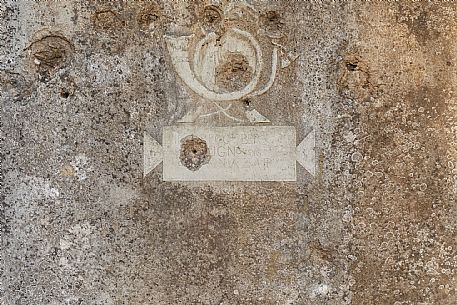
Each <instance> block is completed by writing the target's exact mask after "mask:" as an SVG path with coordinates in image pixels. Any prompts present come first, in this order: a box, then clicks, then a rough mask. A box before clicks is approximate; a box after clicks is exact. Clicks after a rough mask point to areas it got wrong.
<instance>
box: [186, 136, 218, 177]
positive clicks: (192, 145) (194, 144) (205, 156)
mask: <svg viewBox="0 0 457 305" xmlns="http://www.w3.org/2000/svg"><path fill="white" fill-rule="evenodd" d="M179 158H180V160H181V164H182V165H184V166H185V167H187V168H188V169H189V170H191V171H197V170H199V169H200V168H201V167H202V166H203V165H205V164H207V163H208V162H209V160H210V159H211V155H210V151H209V148H208V145H207V143H206V141H205V140H203V139H201V138H199V137H197V136H194V135H189V136H187V137H185V138H183V139H182V140H181V152H180V156H179Z"/></svg>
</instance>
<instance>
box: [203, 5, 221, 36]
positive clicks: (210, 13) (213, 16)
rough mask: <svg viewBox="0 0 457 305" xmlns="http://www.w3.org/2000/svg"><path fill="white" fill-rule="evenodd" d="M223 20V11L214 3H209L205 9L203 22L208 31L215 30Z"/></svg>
mask: <svg viewBox="0 0 457 305" xmlns="http://www.w3.org/2000/svg"><path fill="white" fill-rule="evenodd" d="M221 22H222V13H221V11H220V10H219V8H217V7H216V6H214V5H208V6H206V7H205V8H204V9H203V14H202V17H201V23H202V24H203V27H204V28H205V30H207V31H208V32H215V31H216V30H217V29H218V27H219V26H220V24H221Z"/></svg>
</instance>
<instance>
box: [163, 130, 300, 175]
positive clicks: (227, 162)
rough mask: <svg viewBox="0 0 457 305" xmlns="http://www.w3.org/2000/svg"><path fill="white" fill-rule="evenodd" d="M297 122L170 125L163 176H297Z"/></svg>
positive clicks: (165, 144)
mask: <svg viewBox="0 0 457 305" xmlns="http://www.w3.org/2000/svg"><path fill="white" fill-rule="evenodd" d="M295 143H296V136H295V128H294V127H290V126H237V127H203V126H169V127H165V128H164V129H163V142H162V146H163V180H165V181H202V180H207V181H295V180H296V174H295V173H296V170H295V167H296V153H295Z"/></svg>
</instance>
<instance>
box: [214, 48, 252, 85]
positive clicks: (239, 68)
mask: <svg viewBox="0 0 457 305" xmlns="http://www.w3.org/2000/svg"><path fill="white" fill-rule="evenodd" d="M253 74H254V73H253V71H252V68H251V67H250V66H249V62H248V60H247V58H246V57H245V56H244V55H243V54H241V53H228V54H227V55H226V56H225V58H223V60H222V63H221V64H220V65H219V66H217V67H216V84H217V85H218V86H219V87H220V88H222V89H224V90H226V91H228V92H232V91H237V90H241V89H243V88H244V87H246V86H247V85H248V84H249V82H250V81H251V79H252V77H253Z"/></svg>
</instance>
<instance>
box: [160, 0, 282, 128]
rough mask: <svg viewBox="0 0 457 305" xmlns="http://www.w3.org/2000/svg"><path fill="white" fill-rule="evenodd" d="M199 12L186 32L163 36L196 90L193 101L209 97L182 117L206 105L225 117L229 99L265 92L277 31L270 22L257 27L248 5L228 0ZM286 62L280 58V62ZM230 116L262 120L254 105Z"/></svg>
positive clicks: (270, 77)
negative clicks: (230, 2) (240, 114)
mask: <svg viewBox="0 0 457 305" xmlns="http://www.w3.org/2000/svg"><path fill="white" fill-rule="evenodd" d="M202 15H203V16H202V18H200V19H199V22H198V23H197V24H196V25H194V28H193V29H192V31H191V32H190V33H184V34H183V33H182V32H181V33H180V34H176V33H175V34H173V33H170V34H167V35H166V36H165V39H166V43H167V48H168V51H169V53H170V56H171V61H172V63H173V66H174V68H175V70H176V72H177V74H178V75H179V77H180V78H181V80H182V81H183V82H184V83H185V84H186V85H187V86H188V87H189V88H190V89H191V90H192V91H193V92H194V93H196V94H197V95H198V96H199V98H200V101H199V102H212V105H211V106H209V105H208V103H202V104H203V105H201V106H200V110H199V111H198V112H199V113H198V114H194V115H192V114H188V116H187V117H185V118H184V121H188V122H193V121H195V120H196V119H197V118H198V117H204V116H208V115H210V114H211V113H204V112H205V110H206V111H209V109H208V108H211V107H212V108H213V109H214V107H215V109H216V112H217V113H223V114H225V115H226V116H228V117H231V115H230V114H229V112H230V108H231V105H232V103H230V102H236V101H241V100H243V99H248V98H251V97H254V96H258V95H261V94H263V93H265V92H266V91H267V90H268V89H270V87H271V86H272V85H273V83H274V80H275V77H276V73H277V69H278V64H279V63H278V61H279V60H278V57H279V55H278V54H279V52H278V47H279V44H275V42H274V39H275V38H279V37H280V36H281V34H280V33H279V32H278V31H277V29H271V26H270V27H266V29H264V28H261V27H260V25H261V24H262V22H261V20H262V18H261V16H259V15H258V13H257V12H256V11H255V10H254V9H253V8H252V7H250V6H249V5H247V4H242V3H235V4H233V3H232V4H229V5H226V6H225V7H223V8H219V7H216V6H212V5H210V6H207V7H205V8H204V10H203V12H202ZM263 18H265V17H263ZM176 32H177V33H179V32H180V31H179V30H176ZM265 58H268V60H266V59H265ZM288 62H290V61H288V60H287V59H285V60H284V61H283V67H284V66H287V63H288ZM218 102H229V103H224V104H220V103H218ZM205 104H206V105H205ZM202 108H207V109H204V110H202ZM231 118H232V119H234V120H235V121H243V120H247V121H251V122H259V121H260V122H268V120H267V119H266V118H265V117H263V116H262V115H260V114H259V113H257V111H256V110H255V109H248V110H246V113H245V117H244V118H235V117H231Z"/></svg>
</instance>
